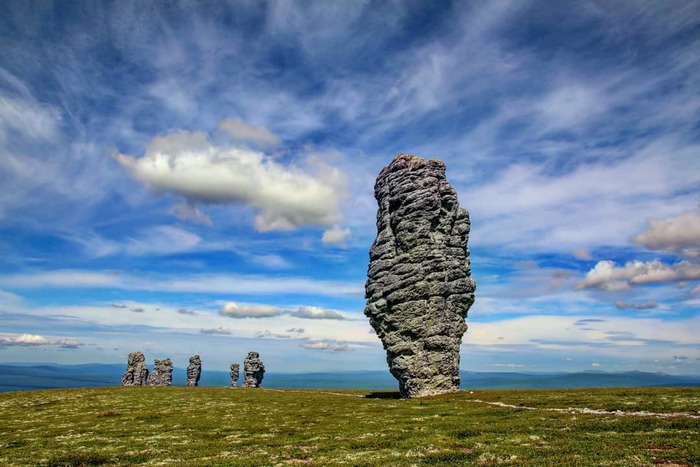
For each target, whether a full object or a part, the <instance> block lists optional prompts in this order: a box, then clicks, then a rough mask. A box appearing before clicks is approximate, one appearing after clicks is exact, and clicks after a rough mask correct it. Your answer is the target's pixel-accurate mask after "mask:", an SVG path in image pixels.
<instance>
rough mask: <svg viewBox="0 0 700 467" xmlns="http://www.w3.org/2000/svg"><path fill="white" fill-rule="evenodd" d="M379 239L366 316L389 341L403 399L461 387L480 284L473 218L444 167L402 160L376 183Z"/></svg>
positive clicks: (412, 158) (367, 291) (389, 359)
mask: <svg viewBox="0 0 700 467" xmlns="http://www.w3.org/2000/svg"><path fill="white" fill-rule="evenodd" d="M374 197H375V198H376V200H377V203H378V205H379V209H378V212H377V238H376V239H375V241H374V244H373V245H372V248H371V249H370V252H369V256H370V262H369V268H368V272H367V283H366V285H365V298H366V299H367V305H366V307H365V315H366V316H367V317H369V322H370V325H371V326H372V328H374V330H375V331H376V333H377V336H378V337H379V339H380V340H381V341H382V344H383V346H384V349H385V350H386V353H387V363H388V364H389V370H390V371H391V374H392V375H394V377H395V378H396V379H397V380H398V381H399V390H400V392H401V395H402V397H422V396H429V395H434V394H441V393H445V392H451V391H456V390H458V389H459V383H460V379H459V349H460V345H461V343H462V336H463V335H464V333H465V332H466V330H467V325H466V323H465V318H466V317H467V312H468V311H469V308H470V307H471V305H472V303H474V291H475V289H476V283H475V282H474V280H473V279H472V278H471V269H470V266H469V250H468V248H467V240H468V236H469V227H470V222H469V214H468V213H467V211H466V210H465V209H464V208H461V207H459V203H458V201H457V193H456V192H455V190H454V188H453V187H452V186H451V185H450V183H449V182H448V181H447V179H446V178H445V164H444V163H443V162H442V161H439V160H436V159H432V160H425V159H423V158H420V157H417V156H411V155H407V154H399V155H397V156H396V158H395V159H394V160H393V161H392V162H391V164H389V165H388V166H387V167H385V168H384V169H383V170H382V171H381V173H380V174H379V176H378V177H377V181H376V184H375V186H374Z"/></svg>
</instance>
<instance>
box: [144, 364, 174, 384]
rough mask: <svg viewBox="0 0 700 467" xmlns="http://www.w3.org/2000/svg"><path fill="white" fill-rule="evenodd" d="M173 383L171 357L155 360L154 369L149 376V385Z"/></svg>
mask: <svg viewBox="0 0 700 467" xmlns="http://www.w3.org/2000/svg"><path fill="white" fill-rule="evenodd" d="M172 384H173V362H172V361H171V360H170V359H169V358H165V359H163V360H158V359H157V358H156V359H155V360H154V361H153V371H152V372H151V374H150V376H149V377H148V385H149V386H170V385H172Z"/></svg>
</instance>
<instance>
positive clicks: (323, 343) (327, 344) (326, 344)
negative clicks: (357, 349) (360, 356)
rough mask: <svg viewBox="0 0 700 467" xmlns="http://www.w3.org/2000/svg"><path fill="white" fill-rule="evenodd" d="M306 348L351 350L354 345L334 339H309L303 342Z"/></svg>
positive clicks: (325, 350) (337, 350) (331, 350)
mask: <svg viewBox="0 0 700 467" xmlns="http://www.w3.org/2000/svg"><path fill="white" fill-rule="evenodd" d="M301 346H302V347H303V348H305V349H310V350H321V351H323V352H331V353H333V352H351V351H352V346H351V345H350V344H348V343H347V342H342V341H337V340H333V339H323V340H309V341H306V342H304V343H302V344H301Z"/></svg>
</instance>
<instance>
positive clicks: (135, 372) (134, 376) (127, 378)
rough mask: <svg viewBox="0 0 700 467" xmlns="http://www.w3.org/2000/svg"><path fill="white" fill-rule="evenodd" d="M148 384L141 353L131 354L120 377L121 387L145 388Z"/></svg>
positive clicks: (146, 369)
mask: <svg viewBox="0 0 700 467" xmlns="http://www.w3.org/2000/svg"><path fill="white" fill-rule="evenodd" d="M147 384H148V366H147V365H146V357H145V356H144V355H143V352H131V353H130V354H129V358H128V360H127V363H126V371H125V372H124V376H123V377H122V386H146V385H147Z"/></svg>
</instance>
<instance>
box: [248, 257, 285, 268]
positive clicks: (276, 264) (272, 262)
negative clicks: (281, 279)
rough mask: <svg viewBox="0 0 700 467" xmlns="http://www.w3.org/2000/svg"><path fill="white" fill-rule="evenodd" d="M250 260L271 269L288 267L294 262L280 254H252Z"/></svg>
mask: <svg viewBox="0 0 700 467" xmlns="http://www.w3.org/2000/svg"><path fill="white" fill-rule="evenodd" d="M248 260H249V261H250V262H251V263H253V264H255V265H257V266H262V267H265V268H269V269H288V268H291V267H292V264H291V263H290V262H289V261H287V260H286V259H284V258H283V257H281V256H279V255H272V254H270V255H251V256H250V257H248Z"/></svg>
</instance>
